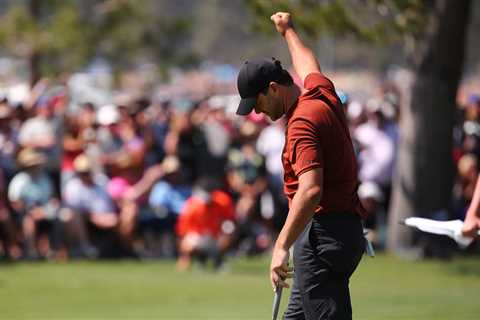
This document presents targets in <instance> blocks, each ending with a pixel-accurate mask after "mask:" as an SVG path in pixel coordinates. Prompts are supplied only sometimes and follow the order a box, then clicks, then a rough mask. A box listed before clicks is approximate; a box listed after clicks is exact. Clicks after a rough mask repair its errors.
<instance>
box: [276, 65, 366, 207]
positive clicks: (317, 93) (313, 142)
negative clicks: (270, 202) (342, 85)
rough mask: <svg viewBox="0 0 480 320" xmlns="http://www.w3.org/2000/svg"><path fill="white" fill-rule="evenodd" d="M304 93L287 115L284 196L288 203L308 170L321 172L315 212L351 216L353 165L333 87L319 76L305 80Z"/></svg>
mask: <svg viewBox="0 0 480 320" xmlns="http://www.w3.org/2000/svg"><path fill="white" fill-rule="evenodd" d="M305 89H306V90H307V91H306V92H305V93H304V94H302V96H300V98H299V100H298V103H297V106H296V107H295V108H293V109H292V111H291V112H290V113H289V114H287V117H288V124H287V131H286V144H285V148H284V153H283V157H282V161H283V164H284V168H285V193H286V195H287V196H288V198H289V200H290V201H291V199H292V198H293V196H294V195H295V192H296V191H297V188H298V177H299V176H300V175H301V174H302V173H304V172H306V171H308V170H311V169H312V168H323V169H324V190H323V196H322V199H321V201H320V204H319V205H318V206H317V208H316V210H315V212H316V213H326V212H346V211H350V212H354V211H355V210H356V207H357V204H358V198H357V196H356V188H357V183H358V182H357V165H356V160H355V154H354V150H353V146H352V143H351V139H350V134H349V132H348V128H347V126H346V119H345V115H344V113H343V110H342V106H341V104H340V101H339V99H338V97H337V96H336V94H335V89H334V87H333V84H332V83H331V82H330V81H329V80H328V79H327V78H325V77H324V76H323V75H322V74H320V73H312V74H310V75H308V76H307V78H306V79H305Z"/></svg>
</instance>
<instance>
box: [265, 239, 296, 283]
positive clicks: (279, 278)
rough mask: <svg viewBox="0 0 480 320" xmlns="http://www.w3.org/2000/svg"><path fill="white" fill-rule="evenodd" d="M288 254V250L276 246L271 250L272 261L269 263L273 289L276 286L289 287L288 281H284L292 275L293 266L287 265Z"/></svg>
mask: <svg viewBox="0 0 480 320" xmlns="http://www.w3.org/2000/svg"><path fill="white" fill-rule="evenodd" d="M289 257H290V254H289V252H288V250H285V249H282V248H277V247H276V246H275V247H274V249H273V252H272V262H271V263H270V282H271V284H272V287H273V291H275V289H276V288H277V287H278V286H281V287H283V288H289V287H290V286H289V285H288V283H286V282H285V280H286V279H287V278H291V277H292V275H293V272H292V271H293V268H289V267H288V258H289Z"/></svg>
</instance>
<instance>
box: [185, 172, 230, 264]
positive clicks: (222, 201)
mask: <svg viewBox="0 0 480 320" xmlns="http://www.w3.org/2000/svg"><path fill="white" fill-rule="evenodd" d="M234 220H235V213H234V209H233V201H232V198H231V197H230V195H229V194H227V193H226V192H223V191H221V190H218V189H214V188H212V187H211V184H210V183H209V182H205V181H201V182H200V183H199V184H198V186H197V187H196V188H195V189H194V191H193V194H192V196H191V197H190V198H189V199H188V200H187V203H186V204H185V206H184V208H183V210H182V212H181V213H180V216H179V218H178V222H177V225H176V231H177V235H178V238H179V258H178V261H177V269H178V270H180V271H184V270H186V269H188V268H189V267H190V266H191V263H192V258H193V257H198V258H200V259H201V260H202V261H206V259H208V258H211V259H212V260H213V262H214V266H215V267H216V268H217V267H219V266H220V265H221V262H222V257H223V254H224V253H225V251H226V250H227V249H228V247H229V245H230V243H231V239H232V234H233V231H234V229H235V225H234Z"/></svg>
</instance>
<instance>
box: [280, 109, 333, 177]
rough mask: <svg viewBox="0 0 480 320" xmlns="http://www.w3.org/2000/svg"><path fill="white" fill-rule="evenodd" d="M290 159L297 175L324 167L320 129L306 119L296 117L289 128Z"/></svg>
mask: <svg viewBox="0 0 480 320" xmlns="http://www.w3.org/2000/svg"><path fill="white" fill-rule="evenodd" d="M287 139H288V140H289V141H288V145H290V146H291V147H290V150H289V160H290V163H291V165H292V168H293V170H294V172H295V175H296V176H297V177H299V176H300V175H301V174H303V173H305V172H307V171H309V170H312V169H315V168H323V166H324V160H323V152H322V148H321V144H320V139H319V136H318V129H317V128H316V127H315V125H314V124H313V123H312V122H310V121H308V120H306V119H302V118H299V119H296V120H295V121H293V122H292V123H291V124H290V125H289V128H288V137H287Z"/></svg>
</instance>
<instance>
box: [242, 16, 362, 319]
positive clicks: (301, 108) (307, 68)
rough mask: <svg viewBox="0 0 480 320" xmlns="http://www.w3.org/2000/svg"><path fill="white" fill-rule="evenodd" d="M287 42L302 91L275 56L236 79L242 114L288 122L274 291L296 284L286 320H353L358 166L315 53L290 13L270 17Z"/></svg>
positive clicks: (358, 249) (358, 250) (253, 63)
mask: <svg viewBox="0 0 480 320" xmlns="http://www.w3.org/2000/svg"><path fill="white" fill-rule="evenodd" d="M271 20H272V21H273V22H274V24H275V27H276V29H277V31H278V32H279V33H280V34H281V35H282V36H283V37H284V39H285V41H286V42H287V45H288V49H289V51H290V55H291V58H292V62H293V67H294V69H295V72H296V73H297V75H298V76H299V77H300V80H301V81H302V83H303V86H304V90H303V91H302V89H300V88H299V87H298V86H297V85H296V84H294V82H293V80H292V77H291V76H290V74H289V73H288V72H287V71H286V70H284V69H283V68H282V66H281V64H280V62H279V61H277V60H275V59H254V60H249V61H247V62H245V64H244V65H243V66H242V68H241V70H240V73H239V75H238V80H237V81H238V82H237V85H238V90H239V93H240V96H241V98H242V99H241V102H240V105H239V107H238V110H237V114H239V115H247V114H249V113H250V112H251V111H252V110H255V112H257V113H264V114H266V115H267V116H268V117H270V118H271V119H272V120H277V119H279V118H280V117H282V116H285V117H286V120H287V127H286V142H285V147H284V150H283V155H282V162H283V167H284V190H285V193H286V195H287V197H288V200H289V213H288V217H287V220H286V222H285V225H284V226H283V228H282V230H281V232H280V234H279V236H278V239H277V241H276V243H275V246H274V249H273V253H272V261H271V266H270V280H271V284H272V286H273V287H274V289H275V287H277V286H281V287H289V285H288V284H287V283H286V281H285V280H286V278H288V277H289V276H290V274H291V271H292V269H291V268H289V266H288V260H289V248H290V247H291V246H292V245H293V244H294V243H295V245H294V253H293V263H294V268H295V274H294V282H293V287H292V292H291V296H290V301H289V304H288V308H287V310H286V312H285V315H284V317H285V319H315V320H318V319H351V318H352V307H351V303H350V293H349V288H348V283H349V278H350V276H351V275H352V273H353V272H354V271H355V269H356V267H357V265H358V263H359V262H360V259H361V257H362V253H363V251H364V248H365V240H364V238H363V230H362V224H361V218H360V214H362V213H363V211H362V209H361V205H360V204H359V200H358V197H357V184H358V182H357V167H356V160H355V155H354V151H353V147H352V141H351V138H350V134H349V131H348V127H347V122H346V118H345V114H344V110H343V109H342V106H341V103H340V100H339V98H338V97H337V95H336V94H335V89H334V86H333V84H332V82H331V81H330V80H328V79H327V78H326V77H325V76H324V75H323V74H322V72H321V69H320V66H319V63H318V61H317V59H316V58H315V56H314V54H313V52H312V51H311V50H310V49H309V48H307V47H306V46H305V45H304V43H303V42H302V40H301V39H300V38H299V36H298V35H297V33H296V31H295V29H294V27H293V24H292V19H291V16H290V14H289V13H285V12H278V13H276V14H274V15H273V16H272V17H271Z"/></svg>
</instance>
